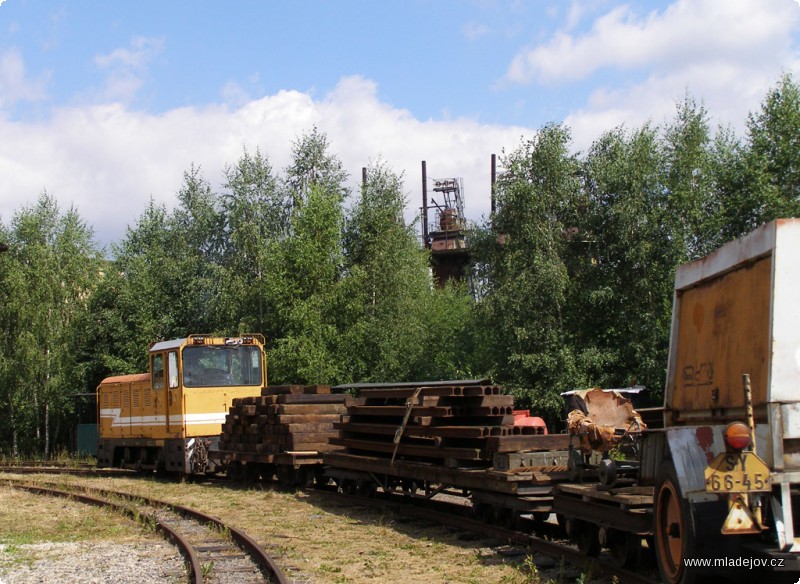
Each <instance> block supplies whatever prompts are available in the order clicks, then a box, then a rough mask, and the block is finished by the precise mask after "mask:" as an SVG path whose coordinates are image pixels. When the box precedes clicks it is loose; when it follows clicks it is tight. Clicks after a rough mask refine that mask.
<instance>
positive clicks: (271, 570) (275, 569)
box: [12, 485, 290, 584]
mask: <svg viewBox="0 0 800 584" xmlns="http://www.w3.org/2000/svg"><path fill="white" fill-rule="evenodd" d="M12 486H14V487H15V488H21V489H24V490H27V491H30V492H34V493H40V494H47V495H52V496H61V497H68V498H72V499H75V500H77V501H81V502H84V503H88V504H92V505H97V506H106V507H109V508H112V509H114V510H115V511H118V512H120V513H123V514H125V515H127V516H129V517H132V518H133V519H137V518H138V517H139V515H138V514H137V513H135V512H134V511H133V510H132V509H130V508H129V507H126V506H124V505H120V504H118V503H115V502H113V501H109V500H107V499H102V498H99V497H96V496H92V495H88V494H82V493H76V492H70V491H59V490H57V489H50V488H43V487H36V486H32V485H12ZM86 492H87V493H94V494H95V495H99V496H104V497H118V498H120V499H123V500H126V501H138V502H142V503H144V504H146V505H149V506H151V507H159V508H162V509H167V510H169V511H172V512H173V513H176V514H178V515H181V516H183V517H188V518H190V519H192V520H194V521H196V522H198V523H202V524H205V525H207V526H212V527H214V528H216V529H218V530H220V531H224V532H227V533H229V534H230V538H231V540H233V542H234V543H236V545H237V546H238V547H239V548H240V549H241V550H243V551H244V552H245V553H247V555H249V556H250V559H251V560H252V561H253V563H254V564H255V565H256V567H257V568H258V569H259V571H260V572H261V574H262V575H263V576H264V577H265V580H266V581H268V582H275V583H276V584H289V582H290V580H289V579H287V577H286V575H285V574H284V573H283V571H282V570H281V569H280V567H279V566H278V565H277V563H276V562H275V560H274V559H273V558H272V556H270V555H269V553H268V552H267V551H266V550H264V548H262V547H261V546H260V545H258V543H257V542H256V541H255V540H254V539H253V538H251V537H250V536H249V535H247V534H246V533H245V532H244V531H242V530H240V529H237V528H236V527H233V526H231V525H228V524H226V523H225V522H224V521H222V520H221V519H219V518H217V517H213V516H211V515H208V514H207V513H203V512H202V511H198V510H196V509H191V508H189V507H185V506H183V505H177V504H173V503H169V502H166V501H161V500H158V499H151V498H148V497H142V496H139V495H133V494H130V493H124V492H120V491H113V490H107V489H96V488H87V489H86ZM153 519H154V521H155V525H156V527H157V528H158V529H159V530H161V531H162V532H163V533H164V534H165V535H166V536H167V537H168V538H169V539H171V540H172V541H173V542H175V544H176V545H177V547H178V548H179V549H180V550H181V553H182V554H183V555H184V557H185V558H186V559H187V562H188V564H189V576H190V581H191V582H195V583H197V584H202V583H203V581H204V576H203V570H202V566H201V563H200V559H199V557H198V555H197V552H196V550H195V549H194V547H193V546H192V545H191V544H190V543H189V542H188V541H187V540H186V539H185V538H184V537H183V536H182V535H181V534H180V533H178V532H176V531H175V530H173V529H172V528H170V527H169V526H168V525H165V524H164V523H163V522H161V521H159V520H158V519H156V518H155V517H153Z"/></svg>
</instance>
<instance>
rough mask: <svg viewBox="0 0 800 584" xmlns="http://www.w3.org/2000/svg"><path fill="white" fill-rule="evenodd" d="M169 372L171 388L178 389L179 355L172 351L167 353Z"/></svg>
mask: <svg viewBox="0 0 800 584" xmlns="http://www.w3.org/2000/svg"><path fill="white" fill-rule="evenodd" d="M167 372H168V373H169V388H170V389H175V388H176V387H178V353H177V352H175V351H170V352H169V353H167Z"/></svg>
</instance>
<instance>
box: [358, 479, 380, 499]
mask: <svg viewBox="0 0 800 584" xmlns="http://www.w3.org/2000/svg"><path fill="white" fill-rule="evenodd" d="M377 491H378V485H376V484H375V481H371V480H368V479H365V480H363V481H358V487H357V492H358V494H359V495H361V496H362V497H374V496H375V493H376V492H377Z"/></svg>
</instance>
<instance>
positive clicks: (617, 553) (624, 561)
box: [608, 530, 642, 568]
mask: <svg viewBox="0 0 800 584" xmlns="http://www.w3.org/2000/svg"><path fill="white" fill-rule="evenodd" d="M608 549H609V551H610V552H611V558H612V559H613V560H614V564H616V565H617V566H618V567H620V568H633V567H634V566H636V565H637V564H638V563H639V558H640V556H641V554H642V536H641V535H637V534H635V533H626V532H624V531H617V530H611V531H610V532H609V534H608Z"/></svg>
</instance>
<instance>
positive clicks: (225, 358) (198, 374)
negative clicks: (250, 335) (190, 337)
mask: <svg viewBox="0 0 800 584" xmlns="http://www.w3.org/2000/svg"><path fill="white" fill-rule="evenodd" d="M261 362H262V359H261V350H260V349H259V348H258V347H255V346H247V345H236V346H225V347H209V346H205V347H186V348H184V349H183V385H184V387H230V386H240V385H261Z"/></svg>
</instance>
